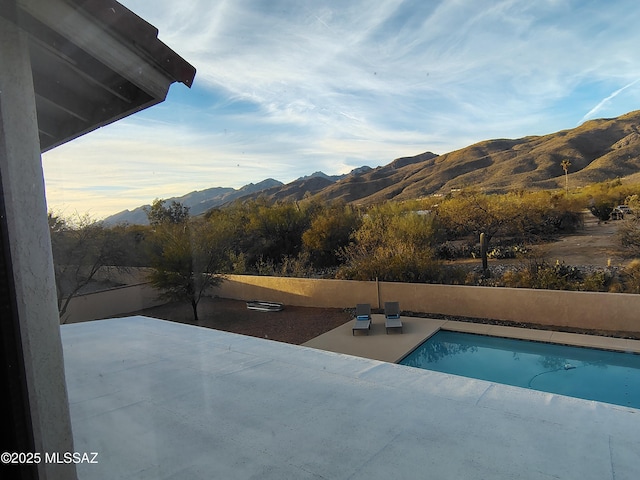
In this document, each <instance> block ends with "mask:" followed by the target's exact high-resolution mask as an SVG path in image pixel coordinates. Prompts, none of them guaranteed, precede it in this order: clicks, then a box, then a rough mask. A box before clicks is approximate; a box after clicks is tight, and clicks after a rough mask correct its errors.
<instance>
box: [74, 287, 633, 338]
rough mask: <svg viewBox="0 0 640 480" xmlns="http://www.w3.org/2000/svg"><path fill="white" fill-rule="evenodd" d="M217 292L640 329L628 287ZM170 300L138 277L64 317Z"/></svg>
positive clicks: (78, 301)
mask: <svg viewBox="0 0 640 480" xmlns="http://www.w3.org/2000/svg"><path fill="white" fill-rule="evenodd" d="M213 294H214V295H216V296H219V297H222V298H230V299H236V300H267V301H273V302H281V303H284V304H285V305H297V306H303V307H335V308H349V307H353V306H355V304H356V303H370V304H371V306H372V307H373V308H382V307H384V302H388V301H397V302H400V307H401V308H402V310H405V311H413V312H423V313H439V314H445V315H459V316H465V317H476V318H494V319H499V320H510V321H514V322H523V323H534V324H540V325H552V326H558V327H573V328H588V329H596V330H620V331H628V332H640V295H630V294H622V293H595V292H566V291H558V290H531V289H525V288H496V287H467V286H457V285H428V284H422V283H393V282H358V281H351V280H319V279H304V278H288V277H264V276H252V275H227V276H226V278H225V281H224V282H222V284H221V285H220V286H219V287H217V288H215V289H214V290H213ZM162 303H163V302H162V301H161V300H158V292H156V291H155V290H154V289H153V288H151V287H150V286H149V285H148V284H146V283H144V284H137V285H132V286H129V287H122V288H116V289H112V290H107V291H103V292H96V293H91V294H88V295H82V296H79V297H76V298H74V299H72V300H71V303H70V304H69V308H68V314H67V315H65V318H64V319H63V320H64V321H65V322H66V323H73V322H79V321H85V320H93V319H98V318H106V317H110V316H115V315H124V314H127V313H131V312H135V311H137V310H142V309H143V308H147V307H152V306H156V305H161V304H162Z"/></svg>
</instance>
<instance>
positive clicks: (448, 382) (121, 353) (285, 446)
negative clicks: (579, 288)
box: [61, 316, 640, 480]
mask: <svg viewBox="0 0 640 480" xmlns="http://www.w3.org/2000/svg"><path fill="white" fill-rule="evenodd" d="M412 322H413V321H412V320H409V321H408V324H407V325H408V329H407V331H406V333H405V334H401V335H400V334H397V335H392V334H390V335H384V333H383V332H382V334H379V333H380V332H377V330H376V329H375V327H377V326H382V325H383V323H380V322H378V321H375V320H374V330H373V331H372V335H371V336H369V337H366V336H363V337H354V338H353V339H351V340H353V341H354V342H356V341H357V342H369V343H372V342H377V341H382V340H384V341H386V342H387V344H388V343H389V342H397V345H398V348H397V349H396V352H398V351H400V344H401V343H402V342H406V341H407V339H409V338H414V339H417V337H418V336H419V335H418V334H417V333H416V334H415V336H414V337H411V335H413V332H412V330H413V329H414V328H415V329H416V331H417V329H418V323H416V324H415V325H412ZM426 324H430V322H426ZM420 325H422V323H420ZM347 326H348V325H347ZM421 328H422V327H421ZM61 331H62V339H63V347H64V358H65V366H66V378H67V386H68V391H69V399H70V410H71V419H72V425H73V432H74V442H75V450H76V451H80V452H83V451H84V452H98V454H99V455H98V462H99V463H98V464H82V465H79V466H78V472H79V478H80V479H83V480H88V479H109V480H115V479H139V480H142V479H166V480H168V479H176V480H177V479H193V480H198V479H212V478H224V479H250V478H255V479H277V480H282V479H289V478H290V479H305V478H308V479H320V478H323V479H349V480H360V479H362V480H365V479H366V480H377V479H385V480H387V479H389V478H393V479H403V478H434V479H456V480H457V479H460V478H487V479H489V478H490V479H505V480H506V479H509V480H511V479H514V478H526V479H541V480H542V479H545V480H546V479H550V478H562V479H580V480H591V479H593V480H603V479H615V480H621V479H629V480H635V479H637V478H640V462H638V456H637V453H638V452H639V451H640V411H639V410H636V409H632V408H625V407H619V406H615V405H609V404H604V403H598V402H593V401H586V400H580V399H575V398H569V397H564V396H561V395H554V394H549V393H543V392H537V391H533V390H527V389H521V388H517V387H510V386H507V385H501V384H495V383H491V382H486V381H481V380H473V379H468V378H464V377H458V376H454V375H446V374H442V373H437V372H430V371H427V370H420V369H415V368H411V367H404V366H402V365H396V364H393V363H386V362H381V361H377V360H372V359H369V358H361V357H357V356H352V355H345V354H343V353H334V352H329V351H324V350H320V349H318V348H308V347H304V346H295V345H290V344H285V343H279V342H274V341H270V340H264V339H259V338H253V337H246V336H242V335H236V334H232V333H227V332H221V331H216V330H210V329H205V328H201V327H195V326H191V325H184V324H178V323H172V322H168V321H163V320H156V319H151V318H147V317H140V316H137V317H129V318H120V319H110V320H101V321H94V322H86V323H78V324H71V325H63V326H62V327H61ZM344 333H345V335H344V336H345V337H347V338H350V337H351V331H350V327H349V329H348V330H347V331H346V332H344ZM406 345H407V344H405V346H403V347H402V348H405V347H406ZM383 350H384V349H383Z"/></svg>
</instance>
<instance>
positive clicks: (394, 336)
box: [304, 314, 640, 363]
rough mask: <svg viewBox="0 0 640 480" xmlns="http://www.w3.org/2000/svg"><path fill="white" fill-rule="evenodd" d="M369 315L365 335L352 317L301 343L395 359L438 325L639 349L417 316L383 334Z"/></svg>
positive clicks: (625, 343) (612, 341)
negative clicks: (369, 322)
mask: <svg viewBox="0 0 640 480" xmlns="http://www.w3.org/2000/svg"><path fill="white" fill-rule="evenodd" d="M371 317H372V322H371V330H370V331H369V334H368V335H367V334H366V333H365V332H356V333H355V335H353V334H352V330H351V327H352V325H353V321H351V322H347V323H345V324H344V325H341V326H339V327H337V328H334V329H333V330H331V331H329V332H327V333H324V334H323V335H320V336H318V337H316V338H314V339H312V340H309V341H308V342H306V343H305V344H304V346H306V347H311V348H317V349H319V350H326V351H329V352H335V353H344V354H348V355H354V356H356V357H363V358H370V359H373V360H381V361H383V362H391V363H397V362H398V361H400V360H401V359H402V358H403V357H405V356H406V355H407V354H408V353H409V352H411V351H412V350H413V349H414V348H416V347H417V346H418V345H420V344H421V343H422V342H424V341H425V340H426V339H427V338H429V337H430V336H431V335H433V334H434V333H436V332H437V331H438V330H441V329H442V330H452V331H456V332H465V333H476V334H482V335H492V336H495V337H507V338H517V339H522V340H534V341H539V342H551V343H560V344H564V345H575V346H580V347H591V348H600V349H605V350H618V351H622V352H634V353H640V340H629V339H625V338H612V337H601V336H597V335H583V334H576V333H565V332H555V331H552V330H534V329H530V328H517V327H505V326H501V325H488V324H482V323H469V322H454V321H450V320H436V319H431V318H418V317H404V316H403V317H401V319H402V325H403V332H402V333H400V332H397V331H390V332H389V334H387V333H386V331H385V327H384V315H382V314H373V315H371Z"/></svg>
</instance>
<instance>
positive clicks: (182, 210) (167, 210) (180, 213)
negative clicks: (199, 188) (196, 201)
mask: <svg viewBox="0 0 640 480" xmlns="http://www.w3.org/2000/svg"><path fill="white" fill-rule="evenodd" d="M166 202H167V200H163V199H161V198H156V199H155V200H154V201H153V203H152V204H151V206H150V207H144V213H146V214H147V218H148V219H149V223H150V224H151V225H152V226H154V227H157V226H158V225H162V224H166V223H173V224H175V225H178V224H181V223H184V222H186V221H187V220H188V219H189V207H186V206H184V205H183V204H182V203H180V202H177V201H175V200H172V201H171V203H170V204H169V206H168V207H166V206H165V205H164V204H165V203H166Z"/></svg>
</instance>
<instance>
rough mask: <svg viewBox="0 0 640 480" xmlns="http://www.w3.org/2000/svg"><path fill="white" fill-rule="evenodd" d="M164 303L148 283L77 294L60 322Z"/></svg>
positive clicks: (84, 319) (78, 320) (93, 317)
mask: <svg viewBox="0 0 640 480" xmlns="http://www.w3.org/2000/svg"><path fill="white" fill-rule="evenodd" d="M163 303H166V302H165V301H164V300H159V299H158V291H157V290H155V289H153V288H152V287H151V286H150V285H149V284H148V283H140V284H137V285H129V286H126V287H119V288H113V289H110V290H103V291H100V292H93V293H88V294H86V295H78V296H77V297H74V298H72V299H71V301H70V302H69V306H68V307H67V312H66V313H65V315H64V316H63V317H62V319H61V322H62V323H75V322H84V321H86V320H97V319H99V318H107V317H112V316H115V315H121V314H127V313H131V312H136V311H138V310H142V309H143V308H149V307H155V306H157V305H162V304H163Z"/></svg>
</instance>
